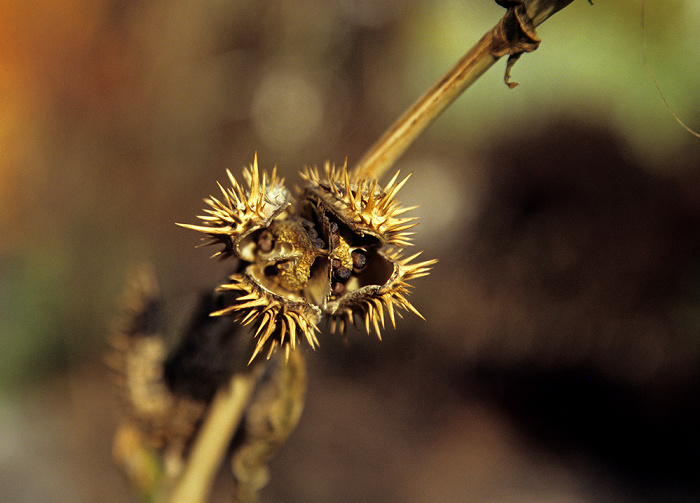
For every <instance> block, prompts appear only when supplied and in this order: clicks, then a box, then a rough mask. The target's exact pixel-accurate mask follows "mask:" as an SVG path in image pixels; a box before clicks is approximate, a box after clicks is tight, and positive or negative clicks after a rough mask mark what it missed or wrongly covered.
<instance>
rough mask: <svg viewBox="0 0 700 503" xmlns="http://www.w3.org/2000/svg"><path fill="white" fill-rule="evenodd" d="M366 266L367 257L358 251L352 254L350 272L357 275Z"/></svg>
mask: <svg viewBox="0 0 700 503" xmlns="http://www.w3.org/2000/svg"><path fill="white" fill-rule="evenodd" d="M366 265H367V255H365V254H364V253H362V251H360V250H355V251H353V252H352V272H354V273H355V274H359V273H361V272H362V270H363V269H364V268H365V266H366Z"/></svg>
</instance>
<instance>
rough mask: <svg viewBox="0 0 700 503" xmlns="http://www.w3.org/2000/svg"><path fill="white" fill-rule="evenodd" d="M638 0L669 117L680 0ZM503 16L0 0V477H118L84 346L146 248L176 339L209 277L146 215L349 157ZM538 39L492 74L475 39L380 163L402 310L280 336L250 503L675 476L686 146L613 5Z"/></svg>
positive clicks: (688, 481) (399, 497)
mask: <svg viewBox="0 0 700 503" xmlns="http://www.w3.org/2000/svg"><path fill="white" fill-rule="evenodd" d="M646 9H647V10H646V36H647V45H648V48H649V54H648V56H649V63H650V66H651V67H652V69H653V70H654V74H655V76H656V77H657V79H658V81H659V84H660V86H661V88H662V90H664V93H665V96H666V97H667V99H668V100H669V102H670V103H671V104H672V106H673V107H674V110H675V111H676V113H677V114H678V115H679V116H680V117H682V118H683V120H684V121H685V122H686V123H688V124H689V125H691V126H692V125H694V126H695V128H696V129H697V128H698V127H700V122H699V121H700V101H698V100H697V89H700V69H699V68H700V67H698V65H696V64H694V62H696V61H697V60H698V58H700V41H699V40H698V36H697V33H700V16H697V14H698V7H697V3H696V2H693V1H692V0H687V1H681V0H675V1H669V2H646ZM503 12H504V11H503V9H502V8H501V7H499V6H498V5H496V4H495V2H452V1H446V0H445V1H431V0H402V1H384V2H371V1H340V0H338V1H321V0H312V1H308V2H295V1H293V0H272V1H269V2H257V1H254V0H234V1H230V2H221V1H215V0H205V1H196V0H174V1H155V2H146V1H142V0H97V1H94V0H93V1H87V0H63V1H59V0H36V1H33V2H17V1H12V0H0V494H2V497H0V499H2V500H3V501H13V502H18V503H23V502H30V501H31V502H34V501H101V502H109V501H115V502H116V501H120V502H122V501H129V498H130V497H131V494H130V492H129V488H128V485H127V483H126V482H125V481H124V480H123V479H122V477H121V474H120V473H119V472H118V470H117V468H116V466H115V465H114V464H113V463H112V460H111V448H112V447H111V444H112V440H113V435H114V433H115V431H116V425H117V423H118V419H119V417H120V416H119V414H120V410H119V408H118V407H117V405H116V402H115V400H114V399H113V398H114V397H113V396H112V392H113V390H112V387H111V383H110V382H109V380H108V377H107V373H106V370H105V369H104V366H103V365H102V355H103V353H104V350H105V339H106V337H107V334H108V333H109V330H110V325H111V324H112V323H113V320H114V317H115V315H116V313H117V311H118V305H119V298H120V294H121V291H122V288H123V286H124V279H125V273H126V271H127V270H128V269H129V267H130V266H131V265H133V264H135V263H141V262H152V263H153V264H154V265H155V268H156V270H157V271H158V276H159V280H160V282H161V288H162V291H163V294H164V296H165V301H166V317H167V330H168V334H169V336H170V337H172V338H175V337H176V336H177V334H178V330H179V328H180V327H181V325H183V324H184V323H185V322H186V321H187V315H188V312H189V311H190V309H191V307H192V303H193V299H194V298H195V296H196V295H197V293H198V292H199V291H201V290H202V289H209V288H212V287H213V286H215V285H216V284H218V282H220V281H221V279H222V278H224V277H225V275H226V274H227V273H228V272H229V271H228V265H227V264H226V263H221V262H217V261H213V260H209V259H208V257H209V255H210V254H211V253H212V252H213V250H211V251H209V250H207V251H203V250H201V249H195V246H196V245H197V244H199V241H198V239H199V236H196V235H193V234H194V233H192V232H190V231H188V230H186V229H182V228H180V227H177V226H176V225H175V222H183V223H195V219H196V217H195V215H198V214H201V208H202V205H203V203H202V198H204V197H207V196H208V195H209V194H212V193H216V192H217V191H218V190H219V189H218V188H217V186H216V181H217V180H218V181H220V182H225V181H226V173H225V170H226V169H231V171H232V172H233V173H234V174H235V175H238V174H239V173H240V170H241V168H242V167H243V166H245V165H248V164H249V163H250V162H252V160H253V156H254V153H255V152H257V155H258V160H259V163H260V166H261V168H263V169H267V170H271V169H272V168H273V166H275V165H277V167H278V171H279V172H280V174H281V176H284V177H286V178H287V180H288V182H287V183H288V185H289V186H290V187H293V186H294V185H295V184H301V179H300V178H299V177H298V172H299V170H300V169H301V168H302V166H304V165H321V164H322V163H323V162H324V161H326V160H330V161H331V162H335V163H336V164H342V163H343V162H344V161H345V159H346V158H347V159H348V163H349V165H352V164H354V162H356V161H357V160H358V159H359V158H360V156H361V155H362V154H363V153H364V152H365V151H366V150H367V148H368V147H369V146H370V145H371V144H372V143H373V142H374V140H375V139H376V138H378V137H379V136H380V134H381V133H382V132H383V131H384V130H385V129H386V128H387V127H388V126H389V125H390V124H391V122H392V121H393V120H394V119H395V118H396V117H397V116H398V115H399V114H400V113H401V112H402V111H403V110H404V109H405V108H406V107H408V106H409V105H410V104H411V102H412V101H413V100H414V99H416V98H417V97H418V96H419V95H420V93H422V92H423V91H424V90H425V89H426V88H427V87H428V86H429V85H430V84H431V83H432V82H434V81H435V80H437V79H438V78H439V77H440V75H441V73H442V72H443V71H445V70H446V69H447V68H448V67H449V66H450V65H451V64H452V63H454V62H455V61H456V60H457V59H458V58H459V57H461V55H462V54H463V53H464V52H465V51H466V50H467V48H468V47H469V46H470V45H471V44H473V43H475V42H476V41H477V40H478V39H479V38H480V37H481V35H482V34H483V33H484V32H485V31H486V30H488V29H490V28H491V27H492V26H493V25H494V24H495V23H496V22H497V21H498V19H499V18H500V16H501V15H502V14H503ZM538 33H539V34H540V37H541V38H542V40H543V42H542V45H541V47H540V48H539V49H538V50H537V51H536V52H534V53H532V54H526V55H524V56H523V57H522V58H520V60H519V62H518V63H517V64H516V65H515V67H514V68H513V78H514V80H516V81H518V82H520V85H519V86H518V87H517V88H515V89H513V90H510V89H508V88H507V87H506V86H505V84H504V83H503V72H504V69H505V63H504V62H499V63H498V65H496V67H495V68H493V69H492V70H491V71H490V72H489V73H487V74H486V75H485V76H484V77H483V78H482V79H481V80H479V81H478V82H477V83H476V84H475V85H474V86H473V87H472V88H471V89H469V90H468V91H467V92H466V93H465V95H464V96H463V97H461V98H460V99H459V100H457V102H455V104H454V105H453V107H452V108H450V109H449V110H448V111H447V112H446V113H445V114H444V115H443V116H442V117H440V118H439V119H438V121H437V122H436V123H435V124H434V125H433V126H432V127H431V128H430V129H429V130H428V131H427V132H426V134H425V136H424V137H422V138H421V139H419V140H418V141H417V142H416V144H415V145H413V146H412V147H411V149H409V151H408V152H407V153H406V155H405V156H404V157H403V158H402V159H400V160H399V162H398V163H397V165H396V169H401V171H402V173H406V174H407V173H409V172H412V173H413V175H412V177H411V179H410V181H409V183H407V185H406V186H405V187H404V188H403V189H402V191H401V199H402V202H403V203H404V204H405V205H406V206H413V205H418V206H419V208H418V209H417V210H416V211H415V212H412V213H413V214H415V215H417V216H419V217H420V218H421V221H422V223H421V225H420V226H418V227H417V228H416V232H417V233H416V239H415V241H416V251H418V250H425V251H424V254H423V257H425V259H429V258H438V259H439V262H438V264H437V266H436V268H435V271H434V272H433V273H432V274H431V275H430V276H428V277H427V278H424V279H420V280H418V281H417V282H416V285H415V286H416V288H415V292H414V293H413V294H412V297H411V299H412V302H413V303H414V304H415V305H416V307H417V309H418V310H419V311H420V312H421V313H422V314H423V315H424V316H425V317H426V319H427V321H426V322H423V321H420V320H418V319H417V318H414V317H412V318H411V319H410V320H409V319H405V320H399V323H398V329H397V330H396V331H395V332H393V331H390V330H389V331H387V332H388V333H387V332H385V333H384V337H383V339H384V340H383V341H381V342H379V341H376V340H374V339H372V338H368V337H367V336H366V335H365V334H363V333H354V332H353V333H351V334H350V338H349V343H348V345H347V346H345V345H343V343H342V342H341V340H340V338H339V337H333V336H331V335H329V334H326V333H325V332H324V333H323V334H322V336H320V339H321V344H320V346H321V347H320V349H319V350H318V351H316V352H311V351H306V356H307V358H308V360H309V362H310V364H309V367H310V368H309V373H310V374H309V381H310V382H311V383H312V384H311V385H310V388H309V391H308V396H309V398H308V403H307V409H306V410H305V412H304V415H303V418H302V421H301V424H300V426H299V429H298V431H296V432H295V433H293V434H292V437H291V439H290V441H289V443H288V444H287V445H286V446H285V447H284V448H283V449H282V451H281V452H280V455H279V457H278V458H277V459H276V460H275V461H274V462H273V466H272V480H271V483H270V486H269V487H268V488H267V489H265V490H264V492H263V501H290V502H294V501H299V502H302V501H303V502H321V501H336V502H345V501H347V502H350V501H384V502H394V501H395V502H399V501H400V502H412V501H415V502H419V501H445V502H451V501H455V502H457V501H477V502H479V501H483V502H486V501H504V502H505V501H508V502H510V501H516V502H535V501H566V502H569V501H570V502H596V501H626V502H634V503H636V502H639V503H642V502H646V501H679V502H686V501H687V502H690V501H697V500H698V497H699V495H700V487H698V481H697V480H696V477H695V475H696V474H697V469H698V468H699V467H700V452H699V450H700V445H699V444H698V441H697V440H696V438H695V437H693V435H694V434H695V427H696V425H697V421H698V420H700V406H699V405H698V404H700V400H698V398H700V397H699V396H698V394H699V393H700V385H699V384H698V383H699V382H700V370H699V369H700V335H699V334H700V231H699V230H698V229H700V203H699V202H698V201H700V199H699V198H698V196H697V194H698V192H699V191H700V144H699V143H698V141H697V139H695V138H693V137H692V136H690V135H688V134H687V133H686V132H685V131H683V130H682V129H681V128H680V127H679V126H678V125H677V124H676V122H675V121H674V120H673V118H672V117H671V116H670V115H669V113H668V111H667V110H666V108H665V106H664V105H663V102H662V100H661V98H660V97H659V95H658V94H657V91H656V89H655V87H654V85H653V83H652V82H651V79H650V78H649V75H648V73H647V71H646V69H645V68H644V66H643V64H642V52H641V51H642V46H641V30H640V11H639V5H638V4H637V3H635V2H627V1H626V0H617V1H610V2H595V5H594V6H590V5H589V3H588V2H586V1H584V0H576V1H575V2H573V3H572V4H571V5H570V6H569V7H567V8H565V9H564V10H562V11H561V12H559V13H557V14H556V15H555V16H553V17H552V19H550V20H548V21H547V22H546V23H545V24H543V25H542V26H541V27H540V28H539V29H538ZM306 349H308V348H306ZM225 468H226V469H225V470H222V475H221V480H220V485H219V486H218V487H219V488H218V489H217V492H216V494H215V496H214V499H213V501H228V498H229V496H230V492H229V490H230V480H229V479H228V478H227V477H226V473H227V470H228V467H225ZM227 484H228V485H227Z"/></svg>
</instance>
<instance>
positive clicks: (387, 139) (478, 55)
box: [353, 0, 573, 179]
mask: <svg viewBox="0 0 700 503" xmlns="http://www.w3.org/2000/svg"><path fill="white" fill-rule="evenodd" d="M497 1H498V0H497ZM572 1H573V0H523V1H522V2H508V1H500V2H498V3H499V4H501V5H504V6H509V7H510V8H509V11H508V13H507V14H506V16H504V18H503V20H501V23H499V25H497V26H496V27H494V28H493V29H492V30H490V31H489V32H488V33H486V34H485V35H484V36H483V37H482V38H481V40H479V41H478V42H477V43H476V45H475V46H474V47H472V48H471V49H470V50H469V52H467V53H466V54H465V55H464V57H462V59H460V60H459V61H458V62H457V64H455V65H454V66H453V67H452V68H451V69H450V70H449V71H448V72H447V73H446V74H445V75H443V76H442V77H441V78H440V79H439V80H438V81H437V82H436V83H435V84H434V85H433V86H432V87H431V88H430V89H428V90H427V91H426V92H425V93H424V94H423V95H422V96H421V97H420V98H419V99H418V101H416V102H415V103H414V104H413V105H412V106H411V107H410V108H409V109H408V110H407V111H406V112H405V113H404V114H403V115H402V116H401V117H399V119H398V120H397V121H396V122H395V123H394V124H393V125H392V126H391V127H390V128H389V129H388V130H387V131H386V132H385V133H384V134H383V135H382V136H381V137H380V138H379V140H377V142H376V143H375V144H374V145H373V146H372V147H371V148H370V149H369V151H367V153H366V154H365V155H364V156H363V157H362V159H360V161H359V162H358V163H357V164H356V165H355V167H354V168H353V171H354V173H355V175H356V176H357V177H358V178H370V179H371V178H374V179H379V178H381V176H382V175H383V174H384V173H385V172H386V171H387V170H388V169H389V168H391V166H393V164H394V163H395V162H396V160H397V159H398V158H399V157H401V155H402V154H403V153H404V152H405V151H406V149H408V147H409V146H410V145H411V144H412V143H413V142H414V141H415V140H416V139H417V138H418V137H419V136H420V135H421V133H423V131H425V129H426V128H427V127H428V126H429V125H430V124H431V123H432V122H433V121H434V120H435V119H436V118H437V117H438V116H439V115H440V114H441V113H442V112H443V111H444V110H445V109H446V108H447V107H448V106H450V104H451V103H452V102H453V101H454V100H455V99H457V97H458V96H459V95H460V94H462V92H464V90H465V89H467V88H468V87H469V86H470V85H471V84H473V83H474V82H475V81H476V80H477V79H478V78H479V77H481V76H482V75H483V74H484V73H485V72H486V70H488V69H489V68H491V66H493V65H494V63H496V61H498V60H499V59H500V57H501V56H502V55H504V54H505V53H503V52H502V51H501V53H500V54H499V53H498V52H496V51H494V45H495V43H496V42H497V40H496V39H497V38H498V37H499V28H500V27H501V25H502V23H503V21H504V20H505V19H506V17H507V16H508V15H509V14H511V9H517V8H518V7H519V8H521V9H524V12H522V14H524V13H526V14H527V18H529V21H531V23H532V25H531V27H532V33H533V34H534V27H536V26H538V25H539V24H541V23H543V22H544V21H545V20H546V19H547V18H548V17H550V16H551V15H552V14H554V13H555V12H557V11H558V10H560V9H562V8H564V7H566V6H567V5H568V4H569V3H571V2H572ZM511 4H513V5H512V6H511ZM516 4H517V6H516ZM526 28H527V27H525V29H526ZM501 31H502V30H501ZM535 40H537V39H536V38H535ZM508 42H509V43H511V44H513V43H514V41H513V40H509V41H508ZM537 42H539V40H537ZM535 47H536V46H535ZM529 50H533V49H529ZM512 54H513V53H511V55H512ZM515 58H517V56H515ZM513 62H514V60H513ZM508 78H509V75H508V72H507V73H506V82H507V83H508ZM509 85H510V84H509Z"/></svg>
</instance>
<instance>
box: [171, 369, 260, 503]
mask: <svg viewBox="0 0 700 503" xmlns="http://www.w3.org/2000/svg"><path fill="white" fill-rule="evenodd" d="M264 367H265V365H264V364H258V365H256V366H255V367H254V368H253V369H251V371H250V372H246V373H235V374H234V375H233V377H232V379H231V381H230V382H229V384H228V385H227V386H223V387H222V388H221V389H219V391H218V392H217V393H216V396H215V397H214V400H213V402H212V404H211V407H210V412H209V415H208V416H207V418H206V421H205V422H204V424H203V425H202V429H201V431H200V432H199V434H198V435H197V439H196V441H195V444H194V446H193V448H192V452H191V453H190V456H189V459H188V461H187V466H186V468H185V472H184V473H183V474H182V477H181V478H180V480H179V482H178V484H177V485H176V486H175V488H174V490H173V492H172V494H171V495H170V498H169V502H170V503H203V502H205V501H206V500H207V497H208V495H209V492H210V489H211V485H212V483H213V481H214V477H215V476H216V472H217V470H218V468H219V466H220V465H221V460H222V459H223V457H224V454H225V452H226V449H227V447H228V445H229V443H230V442H231V438H232V437H233V434H234V432H235V431H236V428H237V427H238V425H239V423H240V422H241V419H242V418H243V414H244V413H245V411H246V407H247V406H248V403H249V402H250V399H251V397H252V396H253V392H254V391H255V385H256V384H257V382H258V381H259V379H260V377H261V376H262V373H263V369H264Z"/></svg>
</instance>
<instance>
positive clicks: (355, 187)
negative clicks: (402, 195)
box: [179, 157, 435, 362]
mask: <svg viewBox="0 0 700 503" xmlns="http://www.w3.org/2000/svg"><path fill="white" fill-rule="evenodd" d="M244 177H245V180H246V185H245V186H242V185H241V184H239V183H238V182H237V181H236V180H235V178H233V176H231V174H230V173H229V178H230V182H231V187H230V188H221V191H222V193H223V194H224V200H223V201H219V200H217V199H215V198H213V197H210V198H208V199H205V202H206V203H207V204H208V205H209V208H208V209H206V210H205V213H206V215H204V216H201V217H200V219H201V220H202V221H203V223H204V225H189V224H179V225H182V226H183V227H187V228H189V229H193V230H196V231H198V232H203V233H205V234H207V235H208V240H207V242H206V243H205V244H207V245H212V244H221V245H223V247H224V248H223V250H221V251H219V252H218V253H217V254H215V256H224V257H227V256H235V257H237V258H239V259H240V260H241V263H240V267H239V269H238V270H237V271H236V273H234V274H233V275H231V276H230V277H229V282H228V283H226V284H223V285H221V286H220V287H219V291H220V292H226V293H233V294H234V295H233V299H234V300H233V301H232V302H230V303H229V304H228V305H227V306H226V307H223V308H222V309H219V310H217V311H215V312H213V313H211V315H212V316H224V315H233V316H236V317H237V319H238V320H239V321H240V322H241V323H242V324H243V325H249V324H251V325H253V326H254V336H253V337H254V338H255V341H256V345H255V348H254V350H253V354H252V356H251V359H250V361H251V362H252V361H253V360H254V359H255V358H256V357H257V356H258V355H259V354H261V353H262V354H265V355H266V357H267V358H270V356H271V355H272V354H273V353H274V352H275V351H276V350H277V348H284V351H285V355H286V356H287V357H289V354H290V351H292V350H294V349H296V347H297V345H298V344H299V343H300V342H301V341H305V342H307V343H308V344H309V345H310V346H311V347H312V348H315V347H316V346H317V345H318V338H317V333H318V331H319V330H318V323H319V322H320V320H321V318H322V317H323V315H324V314H325V315H327V316H329V317H330V319H331V321H332V323H331V328H332V329H333V330H335V328H340V330H341V331H342V332H343V333H345V331H346V329H347V326H348V324H350V323H352V324H355V323H356V320H360V321H361V322H362V324H363V325H364V327H365V329H366V330H367V332H370V331H371V330H372V329H374V332H375V333H376V334H377V336H380V334H381V329H383V328H384V312H385V310H386V312H387V313H388V314H389V318H390V320H391V323H392V325H393V326H395V312H396V311H395V307H397V308H401V309H403V310H407V311H411V312H413V313H415V314H417V315H418V316H420V314H419V313H418V311H417V310H416V309H415V308H414V307H413V306H412V305H411V304H410V302H408V300H407V299H406V295H407V294H408V289H409V288H410V285H409V283H408V281H410V280H412V279H415V278H419V277H421V276H425V275H426V274H428V271H429V270H430V269H431V266H432V265H433V264H434V263H435V261H434V260H428V261H424V262H418V263H413V260H414V259H415V258H416V257H417V256H418V254H415V255H413V256H411V257H408V258H404V257H403V253H402V249H403V247H405V246H410V245H411V235H412V234H413V233H412V232H409V230H410V229H411V228H412V227H414V226H415V225H417V222H416V218H414V217H405V216H403V215H404V214H405V213H407V212H408V211H410V210H412V209H414V208H412V207H411V208H405V207H402V206H401V204H400V203H399V201H398V199H397V194H398V192H399V190H401V187H403V186H404V184H405V183H406V182H407V181H408V179H409V177H410V175H409V176H406V177H405V178H402V179H399V173H398V172H397V173H396V174H395V175H394V177H393V178H392V179H391V180H390V181H389V183H388V184H387V185H386V186H385V187H384V188H382V187H380V186H379V184H378V183H377V181H376V180H374V179H362V178H355V177H354V176H353V175H352V174H351V173H350V172H349V171H348V169H347V165H344V166H343V167H342V168H336V167H335V166H334V165H331V164H330V163H326V164H325V166H324V168H323V169H322V170H319V169H318V168H315V167H314V168H305V169H304V170H303V171H302V173H301V177H302V179H304V180H305V181H306V182H307V183H306V186H305V187H304V188H303V189H300V190H299V194H298V199H297V201H292V198H291V196H290V195H289V192H288V191H287V189H286V188H284V186H283V181H282V180H280V179H278V178H277V177H276V174H275V172H274V171H273V173H272V175H271V176H268V175H267V173H265V172H262V174H261V173H260V171H259V169H258V164H257V157H256V158H255V159H254V161H253V164H252V165H251V168H250V169H247V170H245V171H244ZM380 327H381V328H380Z"/></svg>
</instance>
